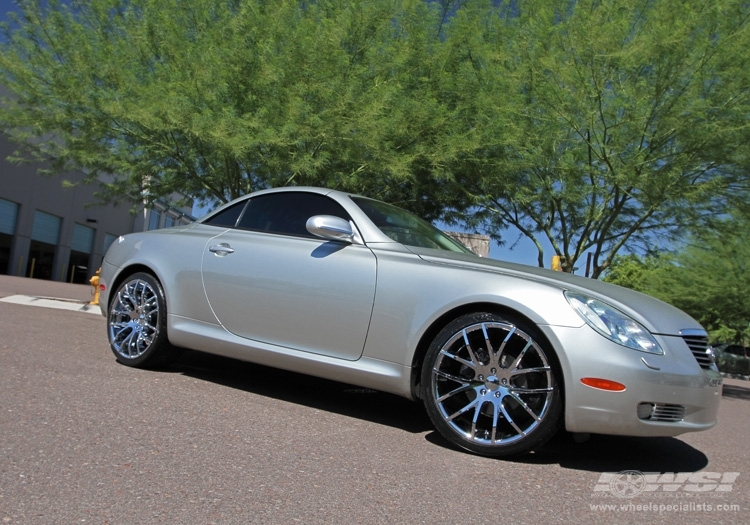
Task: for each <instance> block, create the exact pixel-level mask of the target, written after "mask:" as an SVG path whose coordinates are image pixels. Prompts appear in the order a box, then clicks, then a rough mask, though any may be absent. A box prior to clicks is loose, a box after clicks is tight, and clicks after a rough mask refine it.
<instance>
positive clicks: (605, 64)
mask: <svg viewBox="0 0 750 525" xmlns="http://www.w3.org/2000/svg"><path fill="white" fill-rule="evenodd" d="M463 9H464V8H462V11H463ZM514 10H517V13H515V15H514V16H509V15H503V13H504V12H505V13H507V12H512V11H514ZM460 14H461V13H459V17H460ZM487 20H490V22H487ZM493 23H494V24H496V25H498V26H499V29H497V30H494V31H492V32H491V34H492V35H493V37H494V41H492V40H490V39H489V38H486V39H484V40H482V42H481V44H482V46H481V47H479V46H478V47H477V48H476V50H474V49H472V51H471V52H472V54H474V55H475V56H480V57H482V60H476V61H475V63H477V67H479V68H480V69H481V71H482V74H484V75H487V76H488V77H492V79H491V80H490V81H488V82H487V83H486V84H483V85H482V86H481V87H480V95H479V96H480V97H482V99H483V101H484V104H485V106H486V107H487V108H489V109H488V110H486V111H484V112H482V113H481V117H484V116H485V115H487V114H488V112H490V111H493V110H495V109H496V108H497V110H498V111H500V108H501V107H504V105H505V101H506V99H507V98H508V97H509V96H510V97H513V110H512V111H513V117H514V122H513V123H512V126H513V129H514V130H515V134H516V137H517V140H516V141H515V143H513V144H512V145H510V147H505V148H502V149H501V150H500V151H497V148H495V147H491V148H488V149H487V157H488V158H491V159H492V162H493V166H492V173H489V174H488V176H483V177H481V178H479V182H480V187H478V188H472V190H473V191H475V192H476V193H475V195H476V198H477V200H476V202H477V205H478V206H480V207H481V209H482V213H481V214H479V215H478V216H477V217H476V219H477V220H476V223H477V224H478V225H481V224H484V226H485V228H487V229H488V231H490V232H498V231H500V230H501V228H502V227H504V226H508V225H512V226H514V227H516V228H517V229H518V230H520V231H521V232H522V233H523V234H524V235H526V236H528V237H529V238H530V239H532V240H533V241H534V242H535V243H536V245H537V246H538V248H539V264H540V265H543V260H544V256H543V252H542V242H541V240H542V239H546V240H547V241H549V243H551V244H552V246H553V249H554V251H555V253H556V254H557V255H560V256H562V261H563V270H565V271H572V269H573V267H574V266H575V265H576V262H577V261H578V259H579V258H580V257H581V256H583V255H584V254H585V253H586V252H590V253H592V254H593V263H594V271H593V276H594V277H597V276H598V275H599V274H600V273H601V272H602V271H603V270H604V269H606V268H607V267H609V265H610V264H611V261H612V259H613V257H614V256H615V255H616V254H617V253H618V252H619V251H620V250H621V249H622V248H623V247H624V246H626V245H627V246H628V247H629V248H630V249H631V250H635V249H637V248H640V249H644V250H647V249H648V248H649V247H651V246H652V245H653V244H654V242H655V241H658V240H660V237H662V238H663V237H666V238H673V237H675V236H679V235H681V234H683V233H684V231H685V228H686V227H689V226H694V225H696V224H697V223H700V222H701V221H702V220H706V219H708V218H710V217H711V216H712V215H713V213H714V212H715V211H716V210H717V209H722V207H724V206H726V203H727V201H728V200H729V199H731V198H732V196H733V195H735V194H740V195H744V196H746V195H747V178H746V177H747V173H746V170H745V169H744V165H743V164H740V165H739V166H738V164H737V161H738V160H739V156H740V153H739V152H742V153H741V155H745V154H746V151H747V145H746V144H747V142H746V141H747V128H748V126H747V118H746V115H747V108H748V95H749V94H750V91H748V86H749V84H748V71H750V69H749V68H748V59H750V55H748V53H747V52H746V50H747V49H748V44H749V43H750V42H749V40H748V39H749V38H750V32H749V31H748V9H747V5H746V4H745V3H743V2H739V1H733V0H726V1H724V0H722V1H717V2H711V3H706V2H704V1H679V2H677V1H660V2H640V3H633V2H629V1H624V0H605V1H578V2H570V1H568V0H560V1H549V0H538V1H534V0H530V1H525V2H507V3H503V4H502V6H501V7H500V8H495V7H494V6H493V7H490V6H487V7H485V13H484V14H483V15H482V16H476V17H475V22H474V23H473V30H470V31H473V32H475V33H478V34H482V31H483V29H484V28H485V27H487V25H488V24H493ZM495 80H496V81H497V82H498V83H499V84H500V85H502V86H507V85H508V84H509V83H512V84H513V85H512V86H511V88H510V90H509V91H507V90H506V89H494V85H495ZM502 124H503V125H508V123H507V122H506V121H503V122H502ZM488 142H489V141H488ZM738 167H739V168H740V170H741V171H739V172H738ZM739 188H742V190H740V189H739Z"/></svg>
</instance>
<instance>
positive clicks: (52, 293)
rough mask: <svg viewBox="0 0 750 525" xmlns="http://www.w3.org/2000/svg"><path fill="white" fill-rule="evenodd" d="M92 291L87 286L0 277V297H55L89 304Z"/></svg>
mask: <svg viewBox="0 0 750 525" xmlns="http://www.w3.org/2000/svg"><path fill="white" fill-rule="evenodd" d="M92 290H93V288H92V287H91V285H88V284H70V283H61V282H58V281H44V280H42V279H27V278H26V277H14V276H12V275H0V297H8V296H9V295H30V296H32V297H57V298H61V299H72V300H77V301H85V302H89V301H91V299H92V298H93V297H94V294H93V293H92Z"/></svg>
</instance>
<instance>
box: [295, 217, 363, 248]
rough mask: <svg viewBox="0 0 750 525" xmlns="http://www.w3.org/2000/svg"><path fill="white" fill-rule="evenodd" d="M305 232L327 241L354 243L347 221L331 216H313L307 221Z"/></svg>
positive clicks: (350, 226) (352, 233)
mask: <svg viewBox="0 0 750 525" xmlns="http://www.w3.org/2000/svg"><path fill="white" fill-rule="evenodd" d="M305 227H306V228H307V231H309V232H310V233H312V234H313V235H315V236H316V237H321V238H323V239H327V240H329V241H344V242H353V241H354V231H353V230H352V225H351V224H349V221H347V220H344V219H342V218H341V217H334V216H333V215H315V216H314V217H310V218H309V219H307V223H306V224H305Z"/></svg>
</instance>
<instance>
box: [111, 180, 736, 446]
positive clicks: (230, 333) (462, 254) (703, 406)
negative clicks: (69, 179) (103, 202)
mask: <svg viewBox="0 0 750 525" xmlns="http://www.w3.org/2000/svg"><path fill="white" fill-rule="evenodd" d="M101 288H102V297H101V301H102V304H104V305H106V308H104V309H103V310H104V312H103V313H104V315H105V316H106V318H107V331H108V336H109V342H110V345H111V347H112V351H113V352H114V355H115V357H116V358H117V360H118V361H120V362H121V363H123V364H126V365H128V366H135V367H158V366H162V365H165V364H166V363H168V362H170V361H172V360H174V359H175V358H177V357H178V355H179V352H180V350H181V349H182V348H190V349H194V350H200V351H203V352H208V353H212V354H218V355H222V356H228V357H232V358H236V359H242V360H246V361H252V362H255V363H262V364H264V365H269V366H273V367H278V368H282V369H286V370H291V371H295V372H301V373H305V374H312V375H315V376H320V377H323V378H328V379H333V380H337V381H342V382H346V383H351V384H354V385H359V386H362V387H366V388H371V389H376V390H381V391H385V392H391V393H394V394H398V395H401V396H404V397H407V398H410V399H419V400H421V401H422V402H423V403H424V406H425V408H426V410H427V413H428V414H429V417H430V418H431V420H432V422H433V424H434V425H435V428H436V429H437V430H438V431H439V432H440V434H442V435H443V436H444V437H445V438H446V439H447V440H448V441H450V442H451V443H453V444H454V445H456V446H458V447H461V448H463V449H466V450H469V451H471V452H474V453H477V454H482V455H485V456H495V457H505V456H511V455H517V454H523V453H526V452H528V451H530V450H533V449H536V448H538V447H539V446H540V445H542V444H543V443H544V442H546V441H547V440H548V439H549V438H550V437H552V436H553V435H554V434H555V432H557V431H558V429H560V428H561V427H564V428H565V429H567V430H568V431H571V432H578V433H600V434H621V435H629V436H675V435H678V434H682V433H684V432H691V431H697V430H706V429H709V428H711V427H713V426H714V425H715V424H716V416H717V412H718V408H719V399H720V397H721V383H722V379H721V375H720V374H719V373H718V371H717V368H716V366H715V364H714V362H713V359H712V355H711V354H710V353H708V352H707V348H708V339H707V335H706V332H705V331H704V330H703V328H702V327H701V326H700V325H699V324H698V323H697V322H696V321H694V320H693V319H692V318H690V317H689V316H687V315H686V314H684V313H683V312H681V311H680V310H677V309H675V308H673V307H671V306H669V305H667V304H665V303H663V302H660V301H658V300H656V299H654V298H651V297H648V296H646V295H642V294H639V293H636V292H633V291H631V290H627V289H624V288H620V287H617V286H613V285H609V284H606V283H603V282H599V281H596V280H591V279H585V278H582V277H576V276H573V275H568V274H563V273H560V272H552V271H548V270H544V269H539V268H533V267H530V266H522V265H516V264H509V263H504V262H500V261H496V260H488V259H484V258H481V257H478V256H476V255H474V254H472V253H471V252H470V251H469V250H468V249H466V248H465V247H463V246H462V245H460V244H459V243H457V242H456V241H454V240H452V239H451V238H450V237H448V236H447V235H445V234H443V233H442V232H441V231H440V230H438V229H437V228H435V227H433V226H432V225H430V224H428V223H427V222H425V221H422V220H421V219H419V218H417V217H415V216H413V215H411V214H409V213H407V212H405V211H403V210H401V209H399V208H397V207H394V206H391V205H389V204H385V203H383V202H380V201H376V200H372V199H368V198H365V197H360V196H356V195H350V194H346V193H341V192H337V191H331V190H326V189H319V188H280V189H274V190H267V191H261V192H257V193H254V194H251V195H248V196H245V197H242V198H240V199H237V200H235V201H233V202H231V203H229V204H227V205H226V206H224V207H222V208H220V209H219V210H217V211H215V212H214V213H211V214H210V215H208V216H206V217H205V218H203V219H202V220H199V221H198V222H196V223H193V224H191V225H189V226H184V227H176V228H170V229H165V230H157V231H150V232H144V233H137V234H132V235H126V236H124V237H120V238H119V239H117V240H116V241H115V242H114V243H113V245H112V246H111V247H110V249H109V251H108V252H107V255H106V257H105V260H104V263H103V267H102V273H101Z"/></svg>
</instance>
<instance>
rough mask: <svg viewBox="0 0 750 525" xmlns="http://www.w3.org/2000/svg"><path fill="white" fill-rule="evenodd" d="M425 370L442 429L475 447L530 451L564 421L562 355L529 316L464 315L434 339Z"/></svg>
mask: <svg viewBox="0 0 750 525" xmlns="http://www.w3.org/2000/svg"><path fill="white" fill-rule="evenodd" d="M421 374H422V375H421V390H422V392H421V394H422V399H423V400H424V404H425V408H426V410H427V413H428V415H429V416H430V419H431V420H432V423H433V424H434V425H435V428H436V429H437V431H438V432H439V433H440V434H441V435H442V436H443V437H444V438H445V439H447V440H448V441H450V442H451V443H452V444H454V445H456V446H458V447H460V448H463V449H465V450H468V451H470V452H473V453H475V454H480V455H483V456H489V457H510V456H516V455H521V454H525V453H528V452H530V451H532V450H535V449H537V448H538V447H540V446H541V445H542V444H544V443H545V442H547V441H548V440H549V439H550V438H551V437H552V436H554V435H555V433H556V432H557V431H558V429H559V428H560V424H561V416H562V411H563V400H562V390H561V388H562V387H561V385H562V381H561V378H562V376H561V374H560V367H559V364H558V362H557V357H556V356H555V354H554V352H553V351H552V350H551V349H550V348H549V345H548V344H547V343H546V342H545V340H544V339H543V338H542V337H541V336H540V335H539V333H538V331H537V330H536V329H535V328H534V327H533V326H528V325H527V323H523V322H521V321H519V320H514V319H512V318H509V317H501V316H499V315H496V314H491V313H474V314H470V315H465V316H462V317H460V318H458V319H456V320H454V321H452V322H451V323H450V324H448V325H447V326H446V327H445V328H444V329H443V330H442V331H441V332H440V333H439V334H438V335H437V337H436V338H435V340H434V341H433V342H432V344H431V345H430V348H429V349H428V350H427V354H426V355H425V359H424V363H423V365H422V370H421Z"/></svg>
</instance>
